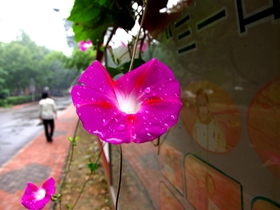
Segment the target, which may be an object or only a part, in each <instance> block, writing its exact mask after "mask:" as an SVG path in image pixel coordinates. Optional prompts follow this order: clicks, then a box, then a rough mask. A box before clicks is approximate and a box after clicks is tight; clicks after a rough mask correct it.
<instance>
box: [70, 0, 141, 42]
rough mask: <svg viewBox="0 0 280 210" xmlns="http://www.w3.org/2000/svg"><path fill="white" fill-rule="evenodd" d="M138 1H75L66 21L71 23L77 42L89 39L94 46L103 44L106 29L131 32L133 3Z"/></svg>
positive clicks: (134, 12) (133, 12)
mask: <svg viewBox="0 0 280 210" xmlns="http://www.w3.org/2000/svg"><path fill="white" fill-rule="evenodd" d="M135 2H137V3H138V5H141V4H142V1H140V0H138V1H135V0H114V1H112V0H75V3H74V6H73V8H72V10H71V13H70V16H69V17H68V20H70V21H72V22H73V31H74V33H75V40H76V41H77V42H79V41H82V40H88V39H90V40H91V42H92V43H93V44H94V45H96V46H97V45H98V43H102V42H103V38H104V36H105V32H106V30H107V28H108V27H113V28H117V27H121V28H123V29H125V30H131V29H132V28H133V26H134V24H135V20H136V17H135V14H136V11H135V10H134V9H133V8H132V5H133V3H135Z"/></svg>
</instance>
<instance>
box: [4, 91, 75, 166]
mask: <svg viewBox="0 0 280 210" xmlns="http://www.w3.org/2000/svg"><path fill="white" fill-rule="evenodd" d="M54 100H55V102H56V105H57V110H58V117H59V115H60V114H61V112H62V111H63V110H64V109H65V108H66V107H68V106H69V105H70V104H71V102H72V101H71V98H70V96H65V97H59V98H54ZM42 131H43V125H42V124H41V122H40V120H39V118H38V103H37V102H35V103H30V104H28V105H25V106H20V107H19V108H16V109H14V108H11V109H1V110H0V167H1V166H3V165H4V164H5V163H6V162H7V161H8V160H9V159H11V158H12V157H13V156H14V155H15V154H16V153H17V152H18V151H19V150H20V149H22V148H23V147H24V146H25V145H27V144H28V143H29V142H30V141H31V140H33V139H34V138H35V137H36V136H37V135H39V134H40V133H41V132H42Z"/></svg>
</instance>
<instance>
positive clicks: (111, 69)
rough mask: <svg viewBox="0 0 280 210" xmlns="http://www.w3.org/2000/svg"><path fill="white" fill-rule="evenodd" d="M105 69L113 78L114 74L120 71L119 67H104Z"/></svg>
mask: <svg viewBox="0 0 280 210" xmlns="http://www.w3.org/2000/svg"><path fill="white" fill-rule="evenodd" d="M106 69H107V71H108V73H109V74H110V76H111V77H112V78H114V76H116V75H118V74H120V73H122V71H121V69H119V68H113V67H106Z"/></svg>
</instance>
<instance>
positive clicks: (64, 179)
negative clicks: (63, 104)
mask: <svg viewBox="0 0 280 210" xmlns="http://www.w3.org/2000/svg"><path fill="white" fill-rule="evenodd" d="M79 124H80V120H78V123H77V125H76V129H75V136H74V138H73V139H74V141H75V139H76V133H77V129H78V127H79ZM74 147H75V146H74V145H73V144H71V152H70V157H69V161H68V166H67V169H66V172H65V176H64V178H63V180H62V183H61V187H60V191H62V189H63V188H64V185H65V181H66V178H67V176H68V174H69V172H70V167H71V164H72V160H73V154H74ZM61 201H62V194H61V197H60V199H59V209H60V210H61Z"/></svg>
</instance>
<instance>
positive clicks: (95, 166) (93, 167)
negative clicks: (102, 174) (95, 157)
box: [87, 161, 98, 173]
mask: <svg viewBox="0 0 280 210" xmlns="http://www.w3.org/2000/svg"><path fill="white" fill-rule="evenodd" d="M87 166H88V168H89V170H90V171H91V173H94V172H95V171H96V170H97V169H98V164H97V163H93V162H91V161H89V162H88V164H87Z"/></svg>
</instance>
